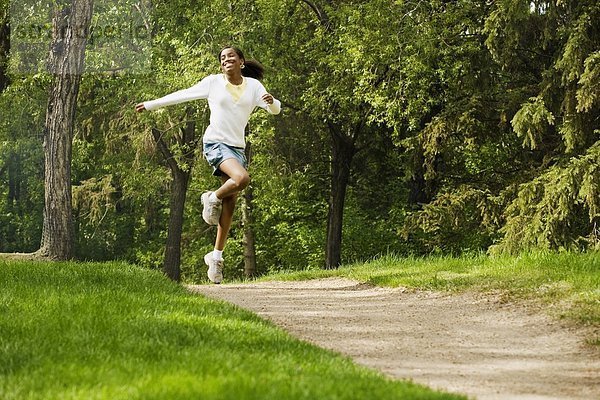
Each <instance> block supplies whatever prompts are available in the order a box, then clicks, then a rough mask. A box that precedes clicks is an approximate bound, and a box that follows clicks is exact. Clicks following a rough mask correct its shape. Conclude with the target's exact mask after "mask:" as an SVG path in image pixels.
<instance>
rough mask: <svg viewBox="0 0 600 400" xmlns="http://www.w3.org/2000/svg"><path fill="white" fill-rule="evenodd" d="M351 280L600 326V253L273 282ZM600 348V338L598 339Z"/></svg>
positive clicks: (388, 264)
mask: <svg viewBox="0 0 600 400" xmlns="http://www.w3.org/2000/svg"><path fill="white" fill-rule="evenodd" d="M334 276H335V277H346V278H351V279H355V280H357V281H360V282H365V283H370V284H373V285H377V286H388V287H398V286H403V287H407V288H414V289H425V290H441V291H468V290H471V291H479V292H496V293H497V292H500V293H501V294H503V295H504V296H505V297H506V299H507V300H524V299H527V300H535V301H539V302H540V303H541V304H542V305H544V306H545V307H546V309H547V310H548V311H549V312H550V313H551V314H553V316H555V317H559V318H566V319H568V320H571V321H574V322H575V323H577V324H583V325H591V326H595V327H600V253H599V252H589V253H581V254H574V253H558V254H556V253H537V254H527V255H522V256H520V257H509V256H506V257H488V256H485V255H481V256H465V257H459V258H453V257H426V258H399V257H394V256H385V257H382V258H379V259H376V260H373V261H371V262H368V263H360V264H354V265H349V266H346V267H342V268H339V269H337V270H314V271H302V272H290V273H282V274H277V275H270V276H268V277H265V278H263V279H269V280H303V279H315V278H325V277H334ZM593 341H594V342H595V344H600V341H599V340H598V339H593Z"/></svg>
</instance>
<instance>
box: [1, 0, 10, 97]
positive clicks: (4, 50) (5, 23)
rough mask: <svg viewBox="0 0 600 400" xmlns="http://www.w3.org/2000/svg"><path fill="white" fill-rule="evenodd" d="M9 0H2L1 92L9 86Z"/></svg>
mask: <svg viewBox="0 0 600 400" xmlns="http://www.w3.org/2000/svg"><path fill="white" fill-rule="evenodd" d="M8 9H9V7H8V0H1V1H0V92H2V91H3V90H4V89H6V87H7V86H8V83H9V80H8V54H9V52H10V25H9V15H8Z"/></svg>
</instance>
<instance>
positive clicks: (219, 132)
mask: <svg viewBox="0 0 600 400" xmlns="http://www.w3.org/2000/svg"><path fill="white" fill-rule="evenodd" d="M219 62H220V64H221V71H222V72H223V73H222V74H218V75H209V76H207V77H206V78H204V79H202V80H201V81H200V82H198V83H197V84H195V85H194V86H192V87H190V88H188V89H183V90H179V91H177V92H174V93H171V94H169V95H166V96H164V97H161V98H159V99H156V100H152V101H145V102H143V103H140V104H138V105H136V106H135V108H136V110H137V111H138V112H141V111H144V110H149V111H151V110H155V109H157V108H161V107H166V106H170V105H173V104H179V103H183V102H186V101H191V100H197V99H207V100H208V106H209V108H210V124H209V125H208V127H207V128H206V131H205V132H204V137H203V139H202V142H203V145H204V156H205V157H206V160H207V161H208V163H209V164H210V165H211V166H212V167H213V174H214V175H216V176H220V177H221V187H219V188H218V189H217V190H216V191H214V192H212V191H209V192H206V193H203V194H202V197H201V200H202V205H203V210H202V218H203V219H204V221H206V223H207V224H209V225H218V228H217V238H216V241H215V247H214V250H213V251H211V252H210V253H208V254H206V255H205V256H204V262H205V263H206V265H207V266H208V279H210V281H211V282H213V283H221V281H222V280H223V249H224V248H225V244H226V242H227V235H228V234H229V228H230V227H231V220H232V219H233V210H234V208H235V203H236V199H237V195H238V193H239V192H241V191H242V190H244V189H245V188H246V186H248V184H249V183H250V176H249V175H248V171H247V169H248V165H247V161H246V157H245V155H244V148H245V147H246V140H245V128H246V125H247V124H248V119H249V118H250V114H252V112H253V111H254V109H255V108H256V107H261V108H264V109H265V110H266V111H268V112H269V113H270V114H273V115H276V114H279V112H280V111H281V102H280V101H279V100H277V99H275V98H274V97H273V96H272V95H271V94H269V93H268V92H267V90H266V89H265V87H264V86H263V85H262V83H260V82H259V80H261V79H262V78H263V74H264V68H263V66H262V65H260V64H259V63H258V62H257V61H254V60H246V59H245V58H244V54H243V53H242V51H241V50H240V49H238V48H235V47H226V48H224V49H223V50H221V52H220V53H219Z"/></svg>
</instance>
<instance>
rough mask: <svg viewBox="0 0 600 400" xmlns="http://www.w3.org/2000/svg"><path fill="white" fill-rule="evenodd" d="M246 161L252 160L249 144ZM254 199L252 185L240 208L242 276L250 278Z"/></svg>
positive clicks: (253, 255)
mask: <svg viewBox="0 0 600 400" xmlns="http://www.w3.org/2000/svg"><path fill="white" fill-rule="evenodd" d="M246 159H247V160H248V164H250V162H251V160H252V147H251V143H250V142H247V143H246ZM253 198H254V194H253V190H252V185H249V186H248V187H247V188H246V189H245V191H244V197H243V200H244V203H243V207H242V225H243V226H244V239H243V243H244V275H245V276H246V277H247V278H251V277H253V276H255V275H256V239H255V236H254V229H253V224H254V216H253V214H252V211H253V205H252V200H253Z"/></svg>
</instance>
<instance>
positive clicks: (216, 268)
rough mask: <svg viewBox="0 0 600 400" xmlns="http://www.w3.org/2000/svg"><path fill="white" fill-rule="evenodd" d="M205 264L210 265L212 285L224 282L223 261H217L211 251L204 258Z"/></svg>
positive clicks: (209, 275) (209, 277)
mask: <svg viewBox="0 0 600 400" xmlns="http://www.w3.org/2000/svg"><path fill="white" fill-rule="evenodd" d="M204 263H205V264H206V265H208V272H207V275H208V279H210V281H211V282H212V283H221V281H222V280H223V260H215V259H214V258H213V253H212V251H211V252H210V253H208V254H207V255H205V256H204Z"/></svg>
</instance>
